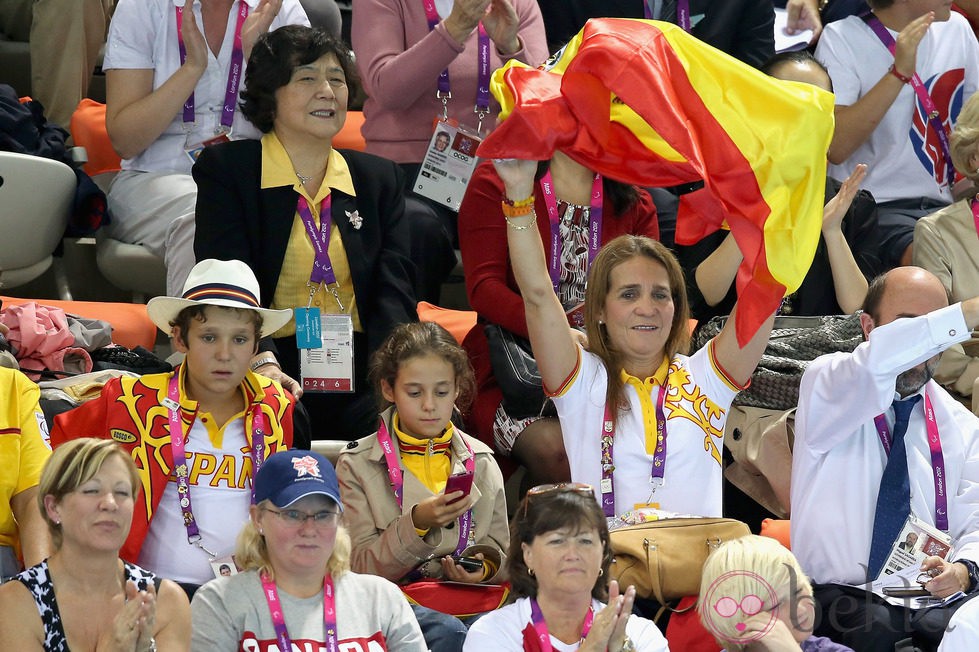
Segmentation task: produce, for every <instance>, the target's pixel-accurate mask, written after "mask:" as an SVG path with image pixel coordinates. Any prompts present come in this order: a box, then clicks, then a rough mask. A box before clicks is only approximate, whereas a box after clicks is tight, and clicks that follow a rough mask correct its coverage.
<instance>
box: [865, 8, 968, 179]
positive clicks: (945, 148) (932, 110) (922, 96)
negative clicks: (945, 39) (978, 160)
mask: <svg viewBox="0 0 979 652" xmlns="http://www.w3.org/2000/svg"><path fill="white" fill-rule="evenodd" d="M863 20H864V22H865V23H867V27H869V28H870V29H871V30H873V32H874V34H876V35H877V38H879V39H880V42H881V43H883V44H884V47H886V48H887V50H888V51H889V52H890V53H891V56H893V55H894V48H895V46H896V45H897V42H896V41H895V40H894V37H893V36H891V33H890V32H888V31H887V28H886V27H884V23H882V22H880V19H879V18H877V16H875V15H873V14H867V15H866V16H864V17H863ZM911 88H913V89H914V92H915V94H916V95H917V96H918V101H920V102H921V106H923V107H925V111H926V112H927V113H928V124H929V125H930V126H931V128H932V131H934V132H935V135H936V136H938V144H939V145H940V146H941V148H942V156H943V157H944V158H945V174H946V175H947V176H946V182H947V184H948V186H949V187H950V188H951V187H952V184H953V183H955V166H954V165H953V164H952V154H951V146H950V145H949V141H948V134H947V133H945V125H943V124H942V120H941V116H940V114H939V113H938V109H937V108H936V107H935V102H934V101H933V100H932V99H931V95H929V94H928V89H927V88H925V85H924V84H923V83H922V81H921V77H919V76H918V73H914V74H913V75H912V76H911Z"/></svg>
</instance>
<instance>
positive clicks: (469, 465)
mask: <svg viewBox="0 0 979 652" xmlns="http://www.w3.org/2000/svg"><path fill="white" fill-rule="evenodd" d="M377 441H378V443H380V444H381V450H383V451H384V462H385V464H387V467H388V478H389V479H390V480H391V486H392V487H393V488H394V499H395V500H397V501H398V508H399V509H401V508H402V507H403V503H402V501H403V500H404V488H405V480H404V473H403V472H402V471H401V461H400V460H399V459H398V453H397V449H396V447H395V445H394V441H393V440H392V439H391V435H390V434H389V433H388V429H387V426H386V425H384V420H383V419H382V420H381V427H380V428H378V429H377ZM462 443H464V444H465V445H466V450H467V451H468V452H469V457H467V458H466V461H465V467H466V472H467V473H474V472H475V471H476V456H475V455H473V451H472V448H470V447H469V443H468V442H467V441H466V440H465V439H463V440H462ZM472 522H473V513H472V509H467V510H466V513H465V514H463V515H462V516H460V517H459V544H458V545H457V546H456V550H455V552H454V553H453V554H456V555H461V554H462V551H463V550H465V549H466V548H467V547H468V546H469V532H470V531H472Z"/></svg>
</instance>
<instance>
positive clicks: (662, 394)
mask: <svg viewBox="0 0 979 652" xmlns="http://www.w3.org/2000/svg"><path fill="white" fill-rule="evenodd" d="M668 380H669V374H667V381H666V382H668ZM665 399H666V385H665V384H664V385H660V386H659V395H658V396H657V397H656V449H655V450H654V451H653V464H652V467H651V469H650V471H649V484H650V486H651V487H652V489H653V491H656V489H658V488H659V487H662V486H663V485H664V484H665V482H666V481H665V478H664V474H665V472H666V415H665V413H664V412H663V403H664V401H665ZM601 439H602V511H603V512H604V513H605V516H608V517H612V516H615V513H616V512H615V487H614V485H613V484H612V473H613V472H614V471H615V465H614V464H613V463H612V444H613V441H614V440H615V421H614V420H613V419H612V408H610V407H609V406H608V404H606V405H605V418H604V421H603V423H602V436H601Z"/></svg>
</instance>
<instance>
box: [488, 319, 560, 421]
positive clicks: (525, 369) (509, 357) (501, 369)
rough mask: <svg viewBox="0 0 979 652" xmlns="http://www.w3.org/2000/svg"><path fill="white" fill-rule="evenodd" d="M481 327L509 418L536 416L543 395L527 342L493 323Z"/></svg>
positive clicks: (542, 401)
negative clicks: (483, 330) (484, 332)
mask: <svg viewBox="0 0 979 652" xmlns="http://www.w3.org/2000/svg"><path fill="white" fill-rule="evenodd" d="M485 330H486V339H487V341H488V342H489V354H490V365H491V366H492V367H493V376H495V377H496V382H497V384H498V385H499V386H500V389H501V390H502V392H503V409H505V410H506V413H507V414H508V415H509V416H510V417H511V418H513V419H526V418H528V417H535V416H538V415H540V414H541V410H542V408H543V406H544V402H545V401H546V400H547V397H546V396H544V386H543V382H542V381H541V377H540V370H539V369H538V368H537V361H536V360H534V353H533V351H532V350H531V348H530V341H529V340H527V339H526V338H523V337H520V336H518V335H514V334H513V333H511V332H510V331H508V330H507V329H505V328H503V327H502V326H498V325H496V324H487V325H486V327H485Z"/></svg>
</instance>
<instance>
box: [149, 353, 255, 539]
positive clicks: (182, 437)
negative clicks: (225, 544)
mask: <svg viewBox="0 0 979 652" xmlns="http://www.w3.org/2000/svg"><path fill="white" fill-rule="evenodd" d="M179 377H180V369H177V370H176V371H174V372H173V376H172V377H171V378H170V382H169V383H168V385H167V398H166V400H165V401H163V403H164V406H165V407H166V408H167V417H168V425H169V430H170V452H171V454H172V455H173V474H174V476H175V477H176V480H177V496H178V500H179V503H180V512H181V514H182V515H183V517H184V526H185V527H186V528H187V542H188V543H190V544H191V545H195V546H197V547H198V548H200V549H201V550H203V551H204V552H206V553H207V554H208V555H210V556H211V557H212V558H213V557H215V556H216V555H215V554H214V553H213V552H211V551H210V550H208V549H207V548H205V547H204V544H203V543H201V531H200V528H199V527H197V519H196V518H195V517H194V508H193V505H192V504H191V500H190V479H189V475H190V472H189V469H188V468H187V433H186V432H184V427H183V422H182V421H181V419H180V378H179ZM250 416H251V424H252V427H251V433H252V434H251V458H252V478H254V477H255V474H256V473H258V470H259V469H260V468H261V467H262V464H263V463H264V462H265V435H266V434H267V433H268V432H269V426H268V418H267V417H266V416H265V414H264V413H263V412H262V407H261V406H260V405H258V404H255V405H253V406H252V408H251V410H250ZM196 418H197V413H196V412H195V413H194V415H193V419H191V423H193V420H194V419H196ZM251 495H252V503H254V502H255V483H254V481H253V482H252V494H251Z"/></svg>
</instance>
